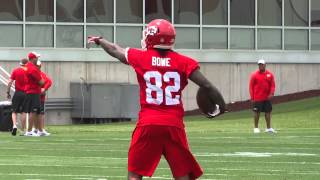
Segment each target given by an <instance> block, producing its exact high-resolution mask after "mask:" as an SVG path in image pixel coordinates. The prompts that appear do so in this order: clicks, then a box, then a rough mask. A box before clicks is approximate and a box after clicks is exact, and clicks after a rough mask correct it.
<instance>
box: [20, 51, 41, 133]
mask: <svg viewBox="0 0 320 180" xmlns="http://www.w3.org/2000/svg"><path fill="white" fill-rule="evenodd" d="M39 57H40V54H38V53H36V52H30V53H29V54H28V58H29V62H28V63H27V65H26V67H27V72H26V75H27V79H28V81H27V82H28V83H27V84H26V94H27V96H26V100H25V103H24V108H25V109H24V112H26V113H29V114H30V118H29V126H28V130H27V132H26V133H25V135H26V136H38V134H35V133H33V131H32V127H33V123H35V124H36V123H37V121H38V120H39V114H40V94H41V86H43V84H44V82H43V80H42V79H41V73H40V70H39V68H38V67H37V61H38V58H39ZM39 130H40V131H42V129H39Z"/></svg>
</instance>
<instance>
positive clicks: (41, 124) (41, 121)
mask: <svg viewBox="0 0 320 180" xmlns="http://www.w3.org/2000/svg"><path fill="white" fill-rule="evenodd" d="M42 64H43V63H41V61H40V60H38V62H37V66H38V68H39V69H40V70H41V66H42ZM41 78H42V79H43V81H44V84H43V86H42V87H41V95H40V103H41V104H40V117H39V123H38V126H37V127H38V129H42V131H40V130H38V132H37V133H38V134H39V135H40V136H49V135H50V133H48V132H47V131H46V130H45V129H44V115H45V99H46V92H47V91H48V89H49V88H50V87H51V85H52V80H51V79H50V78H49V77H48V76H47V75H46V74H45V73H44V72H43V71H41ZM39 127H40V128H39Z"/></svg>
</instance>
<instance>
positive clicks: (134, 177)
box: [128, 172, 142, 180]
mask: <svg viewBox="0 0 320 180" xmlns="http://www.w3.org/2000/svg"><path fill="white" fill-rule="evenodd" d="M128 180H142V176H141V175H139V174H136V173H134V172H128Z"/></svg>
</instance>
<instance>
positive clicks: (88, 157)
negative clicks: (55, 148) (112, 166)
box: [0, 154, 127, 160]
mask: <svg viewBox="0 0 320 180" xmlns="http://www.w3.org/2000/svg"><path fill="white" fill-rule="evenodd" d="M1 156H4V157H38V158H61V157H62V156H40V155H3V154H0V157H1ZM62 158H66V159H67V158H72V159H73V158H76V159H113V160H127V158H113V157H101V156H87V157H85V156H80V157H77V156H67V157H62Z"/></svg>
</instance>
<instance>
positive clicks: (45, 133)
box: [38, 102, 50, 136]
mask: <svg viewBox="0 0 320 180" xmlns="http://www.w3.org/2000/svg"><path fill="white" fill-rule="evenodd" d="M44 114H45V108H44V102H41V105H40V115H39V127H40V129H42V131H40V130H39V131H38V132H39V135H40V136H49V135H50V133H48V132H47V131H46V130H45V129H44Z"/></svg>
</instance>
